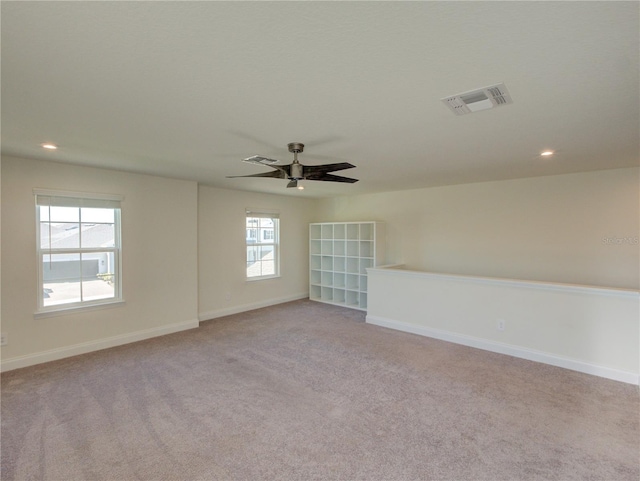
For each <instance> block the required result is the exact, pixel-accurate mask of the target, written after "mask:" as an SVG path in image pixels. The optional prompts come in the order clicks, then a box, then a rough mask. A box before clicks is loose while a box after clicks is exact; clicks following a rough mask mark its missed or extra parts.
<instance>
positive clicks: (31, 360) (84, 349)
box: [0, 319, 200, 372]
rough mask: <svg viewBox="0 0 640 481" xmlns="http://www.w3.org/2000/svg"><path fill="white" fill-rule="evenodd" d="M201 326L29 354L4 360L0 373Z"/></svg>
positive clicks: (190, 323) (163, 329) (182, 326)
mask: <svg viewBox="0 0 640 481" xmlns="http://www.w3.org/2000/svg"><path fill="white" fill-rule="evenodd" d="M199 325H200V323H199V322H198V320H197V319H194V320H191V321H185V322H179V323H176V324H169V325H167V326H162V327H154V328H152V329H145V330H143V331H136V332H130V333H127V334H121V335H119V336H113V337H107V338H105V339H99V340H96V341H89V342H83V343H80V344H74V345H72V346H67V347H61V348H58V349H51V350H50V351H43V352H37V353H35V354H28V355H26V356H18V357H13V358H9V359H6V360H3V361H2V363H0V371H1V372H6V371H12V370H13V369H19V368H22V367H28V366H33V365H35V364H41V363H43V362H50V361H57V360H59V359H64V358H66V357H71V356H77V355H79V354H86V353H88V352H93V351H99V350H101V349H107V348H110V347H116V346H121V345H123V344H129V343H131V342H137V341H144V340H145V339H151V338H152V337H158V336H164V335H166V334H173V333H174V332H180V331H186V330H187V329H194V328H196V327H198V326H199Z"/></svg>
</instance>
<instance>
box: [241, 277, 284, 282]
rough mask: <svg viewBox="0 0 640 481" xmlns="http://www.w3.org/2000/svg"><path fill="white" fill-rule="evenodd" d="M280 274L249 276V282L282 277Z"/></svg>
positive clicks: (247, 279)
mask: <svg viewBox="0 0 640 481" xmlns="http://www.w3.org/2000/svg"><path fill="white" fill-rule="evenodd" d="M280 277H282V276H280V275H277V276H261V277H247V278H246V281H247V282H256V281H268V280H269V279H280Z"/></svg>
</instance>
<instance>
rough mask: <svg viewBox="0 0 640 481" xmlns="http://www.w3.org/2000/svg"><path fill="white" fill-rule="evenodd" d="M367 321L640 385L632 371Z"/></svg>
mask: <svg viewBox="0 0 640 481" xmlns="http://www.w3.org/2000/svg"><path fill="white" fill-rule="evenodd" d="M366 321H367V323H368V324H374V325H376V326H381V327H386V328H389V329H395V330H398V331H404V332H409V333H412V334H418V335H420V336H426V337H431V338H434V339H439V340H441V341H447V342H453V343H455V344H461V345H463V346H469V347H474V348H476V349H483V350H485V351H491V352H495V353H498V354H506V355H508V356H513V357H518V358H520V359H526V360H528V361H535V362H540V363H543V364H549V365H551V366H556V367H561V368H564V369H570V370H572V371H578V372H582V373H585V374H591V375H594V376H599V377H604V378H607V379H612V380H614V381H621V382H624V383H628V384H635V385H638V384H640V375H638V374H636V373H634V372H627V371H622V370H619V369H611V368H608V367H605V366H598V365H595V364H590V363H587V362H584V361H578V360H575V359H569V358H565V357H561V356H556V355H554V354H549V353H547V352H542V351H536V350H533V349H526V348H523V347H519V346H514V345H511V344H504V343H500V342H495V341H489V340H487V339H481V338H477V337H472V336H465V335H462V334H457V333H454V332H450V331H444V330H440V329H433V328H429V327H423V326H416V325H413V324H409V323H406V322H401V321H396V320H394V319H385V318H382V317H378V316H370V315H367V317H366Z"/></svg>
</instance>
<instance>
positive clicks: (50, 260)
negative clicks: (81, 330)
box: [35, 190, 122, 313]
mask: <svg viewBox="0 0 640 481" xmlns="http://www.w3.org/2000/svg"><path fill="white" fill-rule="evenodd" d="M35 195H36V220H37V237H36V240H37V248H38V312H39V313H46V312H51V311H57V310H63V309H69V308H80V307H88V306H95V305H102V304H110V303H114V302H121V301H122V278H121V248H120V201H121V197H119V196H112V195H99V194H96V195H92V194H78V193H65V192H57V191H44V190H36V191H35Z"/></svg>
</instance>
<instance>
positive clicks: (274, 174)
mask: <svg viewBox="0 0 640 481" xmlns="http://www.w3.org/2000/svg"><path fill="white" fill-rule="evenodd" d="M270 167H273V166H270ZM238 177H275V178H276V179H286V178H287V173H286V172H285V171H284V170H283V169H278V170H272V171H270V172H263V173H261V174H251V175H227V179H236V178H238Z"/></svg>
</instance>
